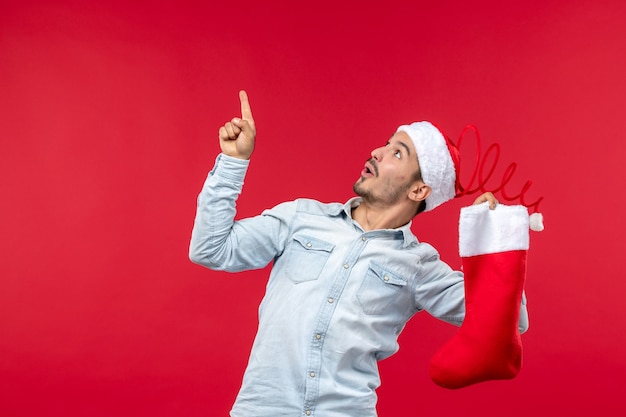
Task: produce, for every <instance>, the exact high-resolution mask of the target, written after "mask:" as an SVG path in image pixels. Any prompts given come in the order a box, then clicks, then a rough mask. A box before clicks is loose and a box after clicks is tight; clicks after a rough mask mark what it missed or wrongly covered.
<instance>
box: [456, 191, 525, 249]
mask: <svg viewBox="0 0 626 417" xmlns="http://www.w3.org/2000/svg"><path fill="white" fill-rule="evenodd" d="M529 227H530V225H529V216H528V209H527V208H526V207H524V206H506V205H504V204H498V205H497V206H496V208H495V209H494V210H490V209H489V203H488V202H485V203H482V204H477V205H473V206H469V207H463V208H462V209H461V217H460V220H459V254H460V255H461V257H466V256H476V255H485V254H489V253H498V252H506V251H512V250H528V246H529Z"/></svg>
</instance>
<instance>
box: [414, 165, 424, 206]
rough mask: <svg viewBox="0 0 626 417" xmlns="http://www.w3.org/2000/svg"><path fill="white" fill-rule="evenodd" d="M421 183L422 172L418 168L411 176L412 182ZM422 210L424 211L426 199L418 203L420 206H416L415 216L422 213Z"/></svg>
mask: <svg viewBox="0 0 626 417" xmlns="http://www.w3.org/2000/svg"><path fill="white" fill-rule="evenodd" d="M415 181H422V182H424V180H423V179H422V170H421V169H419V167H418V168H417V171H415V174H413V181H412V182H415ZM424 210H426V199H424V200H422V201H420V204H419V205H418V206H417V212H416V213H415V215H416V216H417V215H418V214H420V213H421V212H423V211H424Z"/></svg>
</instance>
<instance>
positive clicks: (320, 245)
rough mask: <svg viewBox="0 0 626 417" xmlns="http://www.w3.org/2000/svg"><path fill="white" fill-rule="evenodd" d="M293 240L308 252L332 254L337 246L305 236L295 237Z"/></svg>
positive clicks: (297, 235) (298, 235)
mask: <svg viewBox="0 0 626 417" xmlns="http://www.w3.org/2000/svg"><path fill="white" fill-rule="evenodd" d="M293 240H295V241H296V242H298V243H299V244H300V245H302V247H303V248H304V249H307V250H316V251H324V252H332V250H333V249H334V248H335V245H333V244H332V243H329V242H326V241H324V240H320V239H316V238H314V237H311V236H307V235H303V234H296V235H293Z"/></svg>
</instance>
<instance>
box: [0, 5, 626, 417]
mask: <svg viewBox="0 0 626 417" xmlns="http://www.w3.org/2000/svg"><path fill="white" fill-rule="evenodd" d="M87 3H91V4H87ZM210 3H211V2H206V1H198V2H181V1H178V2H174V1H172V2H165V1H164V2H148V1H139V2H125V1H107V2H102V4H99V3H98V2H83V1H79V0H75V1H71V0H59V1H56V2H44V1H24V0H21V1H18V0H14V1H9V0H5V1H3V2H2V3H0V196H1V197H0V198H1V199H0V235H1V236H2V238H1V239H0V253H2V258H1V262H0V414H1V415H3V416H11V417H13V416H15V417H17V416H34V415H37V416H63V417H74V416H89V417H97V416H111V415H114V416H134V417H136V416H178V415H185V416H220V415H222V416H223V415H226V413H227V410H229V408H230V405H231V404H232V401H233V399H234V397H235V395H236V392H237V389H238V387H239V383H240V378H241V375H242V373H243V370H244V367H245V364H246V361H247V354H248V351H249V348H250V345H251V342H252V338H253V336H254V332H255V326H256V309H257V305H258V302H259V300H260V299H261V297H262V294H263V290H264V284H265V280H266V277H267V270H263V271H255V272H247V273H241V274H238V275H228V274H222V273H216V272H211V271H209V270H206V269H203V268H201V267H198V266H195V265H193V264H191V263H190V262H189V261H188V259H187V247H188V240H189V236H190V231H191V227H192V222H193V216H194V211H195V199H196V195H197V193H198V192H199V190H200V187H201V185H202V182H203V180H204V177H205V175H206V173H207V172H208V170H209V169H210V168H211V166H212V164H213V159H214V157H215V155H216V154H217V152H218V151H219V146H218V141H217V129H218V127H219V126H220V125H221V124H222V123H224V121H226V120H228V119H230V118H231V117H233V116H235V115H237V112H238V111H239V103H238V98H237V91H238V90H239V89H240V88H245V89H247V90H248V92H249V95H250V100H251V104H252V109H253V112H254V116H255V119H256V122H257V127H258V142H257V150H256V152H255V154H254V156H253V158H254V159H253V162H252V165H251V168H250V171H249V175H248V178H247V183H246V186H245V188H244V193H243V195H242V197H241V200H240V203H239V206H238V207H239V214H240V215H241V216H246V215H252V214H257V213H259V212H260V211H261V210H263V209H264V208H267V207H270V206H273V205H274V204H276V203H278V202H281V201H284V200H287V199H292V198H295V197H314V198H319V199H322V200H324V201H344V200H345V199H347V198H349V197H350V196H351V195H352V192H351V186H352V183H353V182H354V181H355V180H356V178H357V177H358V173H359V171H360V169H361V167H362V164H363V161H364V160H365V158H366V157H367V156H368V155H369V151H370V150H371V149H372V148H373V147H375V146H378V145H380V144H382V143H384V142H385V141H386V140H387V138H388V137H389V136H390V134H391V133H392V132H393V131H394V130H395V128H396V127H397V126H398V125H399V124H402V123H406V122H411V121H415V120H422V119H430V120H432V121H434V122H436V123H437V124H438V125H439V126H440V127H441V128H442V129H443V130H445V131H446V133H447V134H448V135H449V136H451V137H452V138H454V139H455V138H456V137H457V136H458V135H459V133H460V132H461V131H462V129H463V127H464V126H465V125H466V124H467V123H473V124H475V125H476V126H478V128H479V130H480V133H481V136H482V139H483V141H484V142H485V143H486V144H490V143H494V142H498V143H500V144H501V146H502V155H501V162H500V165H499V167H500V169H501V170H503V169H504V167H505V166H506V165H507V164H508V163H509V162H517V163H518V170H517V173H516V174H515V178H514V181H513V183H514V184H513V185H512V186H511V188H510V191H511V193H514V192H515V191H516V190H519V189H520V188H521V184H523V182H524V181H526V180H528V179H532V180H533V181H534V184H533V186H532V187H531V189H530V190H529V192H528V196H527V197H528V199H529V201H534V199H536V198H537V197H540V196H544V197H545V200H544V201H543V203H542V204H541V207H540V208H541V211H542V212H543V213H544V215H545V218H546V230H545V231H544V232H542V233H539V234H537V233H533V234H532V235H531V250H530V252H529V265H528V281H527V286H526V289H527V294H528V298H529V305H528V308H529V311H530V315H531V329H530V330H529V332H528V333H526V334H525V335H524V336H523V342H524V349H525V350H524V367H523V369H522V372H521V374H520V375H519V376H518V377H517V378H516V379H514V380H512V381H505V382H502V381H499V382H488V383H484V384H479V385H476V386H473V387H469V388H466V389H462V390H459V391H448V390H445V389H442V388H439V387H438V386H436V385H434V383H432V382H431V381H430V379H429V378H428V375H427V364H428V360H429V358H430V356H431V355H432V354H433V353H434V352H435V351H436V350H437V349H438V348H439V347H440V346H441V345H442V344H443V343H444V342H445V341H446V340H447V339H448V338H449V337H451V335H452V334H454V331H455V329H454V328H452V327H451V326H448V325H446V324H444V323H441V322H437V321H435V320H434V319H432V318H431V317H429V316H428V315H427V314H423V315H418V316H417V317H416V318H415V319H414V320H413V321H412V322H410V324H409V325H408V326H407V328H406V330H405V332H404V333H403V334H402V336H401V346H402V348H401V350H400V352H399V353H398V354H397V355H396V356H395V357H393V358H391V359H388V360H386V361H384V362H382V363H381V371H382V380H383V386H382V387H381V389H380V390H379V393H380V401H379V412H380V415H381V416H383V417H384V416H399V415H402V416H413V415H415V416H418V415H434V414H435V413H436V415H439V416H455V417H456V416H479V415H480V416H497V417H500V416H503V415H507V416H509V417H514V416H529V415H538V413H541V414H540V415H560V416H590V415H592V416H600V415H618V414H620V411H621V412H623V410H624V408H625V407H624V405H623V401H622V398H621V396H623V386H624V385H623V377H624V375H625V374H626V373H625V371H626V347H625V346H626V336H625V335H626V314H624V302H623V298H624V295H623V294H624V292H625V291H626V280H625V279H624V278H625V277H624V268H623V266H622V262H621V260H622V259H623V250H624V243H623V232H624V230H625V229H626V228H625V227H624V226H625V225H624V223H625V222H624V216H623V215H621V213H619V212H618V210H620V209H621V206H622V205H623V203H624V198H623V193H621V192H620V189H621V182H622V180H623V178H624V174H623V167H624V161H623V159H624V158H623V157H624V154H625V150H626V146H625V145H624V143H625V141H624V137H623V135H624V132H625V131H626V129H625V128H624V125H623V123H624V120H626V113H625V110H624V109H625V107H626V106H625V101H624V97H626V77H625V76H624V74H626V54H625V53H624V51H625V50H626V27H625V26H624V24H623V23H624V22H625V21H626V3H624V2H622V1H617V0H616V1H593V2H592V1H588V2H582V1H579V2H570V1H534V0H532V1H526V2H516V3H519V4H516V5H504V4H505V3H508V2H504V3H503V2H500V1H483V2H477V3H479V4H474V5H469V4H468V3H470V2H465V1H456V2H455V1H442V2H423V1H411V2H404V3H403V4H400V3H399V2H397V1H394V0H392V1H387V2H383V3H377V4H373V5H369V6H364V5H363V4H362V3H363V2H360V1H359V2H354V4H353V5H350V6H347V5H346V6H344V5H338V4H337V3H338V2H325V1H323V2H319V1H318V2H313V3H297V2H296V3H293V2H284V4H283V5H281V6H278V5H275V6H267V5H266V4H265V2H251V1H246V0H242V1H237V2H232V5H229V6H227V5H220V6H213V5H210ZM224 3H225V4H226V3H231V2H224ZM248 3H249V4H248ZM326 3H328V4H326ZM574 3H575V4H574ZM274 4H276V3H274ZM296 4H297V6H296ZM469 143H470V142H468V144H469ZM471 201H472V198H470V197H467V198H465V199H464V200H462V201H458V200H457V201H454V202H452V203H450V204H448V205H447V206H444V207H442V208H441V209H440V210H437V211H435V212H434V213H427V214H424V215H422V216H419V217H418V218H417V219H416V221H415V222H414V229H415V232H416V233H417V234H418V236H419V237H420V238H421V239H422V240H426V241H430V242H432V243H433V244H434V245H435V246H437V247H438V248H439V249H440V252H441V254H442V256H443V258H444V259H445V260H447V261H448V262H449V263H450V264H452V265H453V266H458V264H459V258H458V255H457V252H456V248H457V246H456V245H457V232H456V224H457V220H458V209H459V208H460V207H461V206H462V205H465V204H470V203H471ZM504 410H506V411H504Z"/></svg>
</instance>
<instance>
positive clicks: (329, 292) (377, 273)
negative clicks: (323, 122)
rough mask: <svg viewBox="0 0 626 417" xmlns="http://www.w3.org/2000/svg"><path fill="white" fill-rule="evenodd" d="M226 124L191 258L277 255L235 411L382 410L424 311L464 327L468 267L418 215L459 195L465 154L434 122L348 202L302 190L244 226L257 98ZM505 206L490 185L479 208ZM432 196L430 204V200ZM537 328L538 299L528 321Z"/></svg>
mask: <svg viewBox="0 0 626 417" xmlns="http://www.w3.org/2000/svg"><path fill="white" fill-rule="evenodd" d="M240 100H241V118H234V119H232V120H231V121H230V122H228V123H226V124H225V125H224V126H223V127H221V128H220V130H219V140H220V145H221V150H222V153H221V154H220V155H219V156H218V157H217V160H216V163H215V166H214V168H213V169H212V170H211V172H210V173H209V176H208V178H207V180H206V182H205V184H204V187H203V189H202V192H201V193H200V195H199V197H198V210H197V214H196V219H195V225H194V229H193V233H192V238H191V245H190V259H191V260H192V261H193V262H195V263H198V264H200V265H203V266H206V267H208V268H211V269H216V270H226V271H232V272H236V271H242V270H248V269H256V268H262V267H265V266H266V265H268V264H269V263H270V262H273V268H272V271H271V274H270V277H269V281H268V284H267V291H266V294H265V296H264V298H263V300H262V302H261V306H260V309H259V327H258V332H257V336H256V338H255V341H254V344H253V347H252V351H251V354H250V359H249V363H248V367H247V369H246V372H245V375H244V379H243V384H242V387H241V390H240V392H239V395H238V396H237V400H236V402H235V404H234V406H233V409H232V411H231V415H232V416H235V417H238V416H246V417H247V416H268V417H269V416H271V417H279V416H313V415H317V416H323V417H335V416H342V417H345V416H359V417H366V416H375V415H376V399H377V397H376V392H375V391H376V388H377V387H378V386H379V384H380V378H379V374H378V367H377V361H378V360H380V359H384V358H387V357H389V356H390V355H392V354H394V353H395V352H396V351H397V350H398V344H397V338H398V335H399V334H400V332H401V331H402V329H403V327H404V325H405V323H406V322H407V321H408V320H409V319H410V318H411V317H412V316H413V315H414V314H415V313H417V312H419V311H422V310H426V311H428V312H429V313H430V314H431V315H433V316H435V317H437V318H439V319H441V320H445V321H446V322H450V323H453V324H455V325H461V324H462V322H463V319H464V316H465V305H464V285H463V275H462V274H461V273H460V272H455V271H453V270H452V269H450V267H449V266H448V265H446V264H445V263H444V262H442V261H441V260H440V259H439V256H438V253H437V252H436V250H435V249H434V248H433V247H431V246H430V245H428V244H426V243H422V242H419V241H418V240H417V238H416V237H415V236H414V235H413V233H412V232H411V230H410V226H411V219H412V218H413V217H414V216H415V215H416V214H417V213H418V212H419V211H422V210H424V209H425V210H432V209H434V208H435V207H437V206H438V205H440V204H442V203H443V202H445V201H447V200H449V199H451V198H452V197H454V184H455V178H456V177H455V173H454V162H453V160H452V158H451V156H450V153H449V149H448V148H447V145H446V141H445V139H444V138H443V136H442V135H441V133H440V132H439V131H438V130H437V129H436V128H435V127H434V126H432V125H431V124H430V123H428V122H419V123H414V124H412V125H408V126H401V127H400V128H399V129H398V131H397V132H396V133H395V134H394V135H393V136H392V137H391V139H389V141H388V143H387V144H386V145H385V146H382V147H380V148H377V149H375V150H374V151H372V153H371V158H370V159H369V160H368V161H367V163H366V164H365V166H364V168H363V170H362V171H361V174H360V178H359V179H358V180H357V182H356V183H355V184H354V191H355V192H356V194H357V195H358V196H359V197H355V198H352V199H350V200H349V201H348V202H346V203H345V204H339V203H333V204H323V203H320V202H318V201H314V200H308V199H299V200H296V201H292V202H286V203H282V204H279V205H277V206H276V207H274V208H272V209H270V210H266V211H264V212H263V213H262V214H261V215H260V216H257V217H253V218H248V219H243V220H240V221H236V222H235V221H234V217H235V201H236V199H237V197H238V195H239V193H240V192H241V188H242V185H243V181H244V177H245V173H246V169H247V166H248V160H249V158H250V156H251V155H252V152H253V149H254V140H255V136H256V130H255V125H254V120H253V117H252V112H251V109H250V104H249V102H248V97H247V95H246V93H245V92H243V91H242V92H240ZM481 203H485V204H487V203H488V204H489V206H490V208H492V209H493V208H495V206H496V204H497V201H496V199H495V197H494V196H493V195H492V194H490V193H487V194H484V195H482V196H480V197H479V198H478V199H477V200H476V201H475V204H481ZM424 205H425V207H424ZM519 323H520V324H519V326H520V330H521V331H524V330H525V328H526V326H527V322H526V312H525V307H524V306H522V312H521V314H520V322H519Z"/></svg>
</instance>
